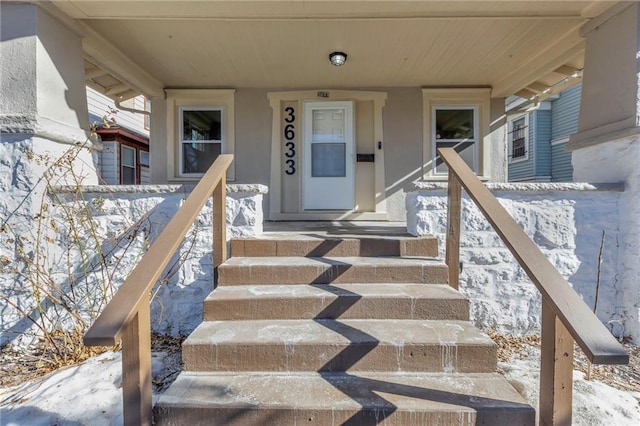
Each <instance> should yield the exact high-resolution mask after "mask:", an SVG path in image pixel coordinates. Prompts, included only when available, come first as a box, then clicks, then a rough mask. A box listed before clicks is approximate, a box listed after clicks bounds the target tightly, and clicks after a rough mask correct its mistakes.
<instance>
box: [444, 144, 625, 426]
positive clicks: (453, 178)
mask: <svg viewBox="0 0 640 426" xmlns="http://www.w3.org/2000/svg"><path fill="white" fill-rule="evenodd" d="M438 153H439V155H440V156H441V158H442V159H443V161H444V162H445V163H446V164H447V166H448V167H449V185H448V194H449V195H448V198H449V200H448V224H447V253H446V262H447V265H448V267H449V277H450V280H451V281H452V282H451V285H452V286H454V287H455V288H457V285H458V282H457V281H458V273H459V262H460V260H459V241H460V211H461V208H460V207H461V187H462V188H464V189H465V190H466V192H467V194H468V195H469V197H470V198H471V199H472V200H473V201H474V202H475V204H476V205H477V206H478V208H479V209H480V211H481V212H482V213H483V214H484V217H485V218H486V219H487V221H489V223H490V224H491V225H492V226H493V229H494V230H495V231H496V233H497V234H498V235H499V236H500V238H501V239H502V241H503V242H504V244H505V245H506V246H507V248H508V249H509V250H510V251H511V253H512V254H513V256H514V257H515V258H516V260H517V261H518V264H519V265H520V266H521V267H522V268H523V269H524V271H525V272H526V273H527V275H528V276H529V278H530V279H531V281H532V282H533V283H534V284H535V285H536V287H537V288H538V290H539V291H540V293H541V294H542V300H543V303H542V359H541V361H542V365H541V373H540V383H541V384H540V423H541V424H571V388H572V386H571V384H572V381H573V378H572V372H573V365H572V361H573V341H574V340H575V341H576V342H577V343H578V345H579V346H580V348H581V349H582V350H583V351H584V353H585V354H586V356H587V358H588V359H589V360H590V361H591V362H592V363H596V364H628V362H629V355H628V354H627V352H626V351H625V349H624V347H623V346H622V345H621V344H620V343H619V342H618V341H617V340H616V339H615V338H614V337H613V336H612V335H611V333H610V332H609V330H607V328H606V327H605V326H604V324H603V323H602V322H601V321H600V320H599V319H598V317H597V316H596V315H595V314H594V313H593V312H592V311H591V309H589V307H588V306H587V305H586V304H585V303H584V301H583V300H582V299H581V298H580V296H579V295H578V294H577V293H576V292H575V290H574V289H573V288H572V287H571V285H569V283H568V282H567V280H565V279H564V277H562V275H561V274H560V273H559V272H558V270H557V269H556V268H555V267H554V266H553V264H551V262H550V261H549V260H548V259H547V258H546V257H545V255H544V254H543V253H542V251H541V250H540V249H539V248H538V246H536V244H535V243H534V242H533V241H532V240H531V238H529V236H528V235H527V234H526V233H525V232H524V231H523V230H522V229H521V228H520V227H519V226H518V224H517V223H516V221H515V220H514V219H513V218H512V217H511V215H510V214H509V213H508V212H507V211H506V210H505V209H504V207H502V205H501V204H500V203H499V202H498V200H497V199H496V198H495V197H494V196H493V194H491V192H490V191H489V190H488V189H487V188H486V187H485V186H484V185H483V184H482V182H481V181H480V179H478V177H477V176H476V175H475V174H474V173H473V171H472V170H471V169H470V168H469V167H468V166H467V164H466V163H465V162H464V160H463V159H462V158H461V157H460V156H459V155H458V154H457V153H456V152H455V150H454V149H452V148H441V149H439V150H438Z"/></svg>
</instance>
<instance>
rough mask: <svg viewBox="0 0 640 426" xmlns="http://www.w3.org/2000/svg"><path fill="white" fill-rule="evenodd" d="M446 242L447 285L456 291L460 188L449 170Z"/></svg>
mask: <svg viewBox="0 0 640 426" xmlns="http://www.w3.org/2000/svg"><path fill="white" fill-rule="evenodd" d="M447 198H448V200H447V242H446V254H445V261H446V263H447V266H448V267H449V285H450V286H451V287H453V288H455V289H456V290H457V289H458V281H459V278H460V210H461V204H462V186H461V185H460V180H458V177H457V176H456V175H455V173H453V171H452V170H451V169H449V184H448V185H447Z"/></svg>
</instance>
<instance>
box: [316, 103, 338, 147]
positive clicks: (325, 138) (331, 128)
mask: <svg viewBox="0 0 640 426" xmlns="http://www.w3.org/2000/svg"><path fill="white" fill-rule="evenodd" d="M344 119H345V117H344V110H343V109H322V110H315V111H313V142H344V137H345V135H344V128H345V121H344Z"/></svg>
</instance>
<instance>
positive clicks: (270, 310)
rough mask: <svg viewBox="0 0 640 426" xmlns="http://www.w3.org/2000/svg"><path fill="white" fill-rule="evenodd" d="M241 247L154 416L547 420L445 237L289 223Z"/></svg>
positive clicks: (234, 247)
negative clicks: (458, 286) (488, 331)
mask: <svg viewBox="0 0 640 426" xmlns="http://www.w3.org/2000/svg"><path fill="white" fill-rule="evenodd" d="M231 255H232V257H231V258H230V259H229V260H228V261H227V262H225V263H224V264H223V265H222V266H220V268H219V270H218V274H219V276H218V281H219V283H218V287H217V288H216V290H215V291H214V292H212V293H211V294H210V295H209V297H207V299H206V300H205V304H204V322H203V323H202V324H201V325H200V326H199V327H198V328H197V329H196V330H195V331H194V332H193V333H192V334H191V336H189V337H188V338H187V340H186V341H185V342H184V344H183V361H184V372H183V373H182V374H180V376H179V377H178V379H177V380H176V381H175V382H174V384H173V385H172V386H171V388H170V389H169V390H167V392H166V393H165V394H163V395H162V396H161V397H160V399H159V401H158V403H157V404H156V406H155V408H154V418H155V421H156V424H162V425H193V424H208V425H209V424H216V425H296V424H314V425H336V424H337V425H378V424H385V425H435V424H437V425H468V424H486V425H521V424H534V423H535V412H534V410H533V408H531V407H530V406H529V405H527V403H526V402H525V401H524V399H523V398H522V397H521V396H520V395H519V394H518V393H517V392H516V391H515V390H514V389H513V388H512V387H511V385H509V384H508V383H507V382H506V381H505V380H504V378H502V376H500V375H499V374H498V373H496V363H497V358H496V345H495V344H494V343H493V341H491V339H489V338H488V337H487V336H486V335H484V334H482V333H480V332H479V331H478V330H476V329H475V328H474V327H473V325H472V324H471V323H470V322H469V321H468V319H469V304H468V300H467V299H466V298H465V297H464V296H462V295H461V294H460V293H458V292H457V291H455V290H453V289H452V288H451V287H449V286H448V285H447V284H446V283H447V269H446V266H445V265H444V264H443V263H442V262H441V261H440V260H437V259H436V256H437V255H438V248H437V242H436V240H435V239H432V238H412V237H389V238H372V237H355V238H354V237H339V238H336V237H321V236H320V237H317V236H314V237H311V236H304V235H293V234H291V235H289V236H287V237H278V238H274V237H272V238H265V239H246V240H233V241H232V242H231Z"/></svg>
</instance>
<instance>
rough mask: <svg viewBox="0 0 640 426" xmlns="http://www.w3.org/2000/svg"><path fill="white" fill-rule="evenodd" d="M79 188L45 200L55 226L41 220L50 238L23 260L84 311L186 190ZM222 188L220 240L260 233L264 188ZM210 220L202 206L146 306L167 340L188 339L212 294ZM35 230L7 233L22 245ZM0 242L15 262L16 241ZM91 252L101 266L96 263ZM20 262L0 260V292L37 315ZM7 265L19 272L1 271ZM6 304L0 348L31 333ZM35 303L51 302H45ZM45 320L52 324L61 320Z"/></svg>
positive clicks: (113, 283) (31, 226)
mask: <svg viewBox="0 0 640 426" xmlns="http://www.w3.org/2000/svg"><path fill="white" fill-rule="evenodd" d="M82 190H83V192H82V193H81V196H80V197H78V195H77V193H76V192H75V188H70V189H65V188H58V189H56V193H55V195H52V196H50V197H48V200H49V202H50V205H51V211H50V213H51V215H50V218H51V219H52V220H54V221H55V226H54V227H53V228H55V229H53V228H52V227H51V226H50V224H51V222H50V218H49V217H48V218H47V219H46V220H45V223H46V224H47V226H46V228H47V232H46V233H45V234H44V235H48V236H49V237H50V238H51V240H49V242H46V240H43V241H42V243H43V244H46V247H44V248H41V249H36V250H34V251H33V252H38V253H43V255H41V256H40V257H38V259H39V260H35V261H34V260H33V259H34V256H33V255H32V253H33V252H30V251H29V252H27V253H26V257H29V258H30V259H31V260H32V261H33V262H35V263H42V264H44V265H45V267H44V268H43V270H47V271H48V272H47V277H52V278H53V279H54V281H55V282H56V283H57V284H56V286H58V287H59V288H61V289H63V290H64V291H66V292H67V294H71V292H72V291H73V295H74V297H76V298H77V299H78V300H81V301H82V305H83V306H84V307H85V308H86V307H87V306H90V305H91V306H94V307H95V306H100V305H101V304H103V299H101V296H100V295H101V294H102V293H103V292H106V293H111V292H113V291H114V290H115V289H117V288H118V287H119V286H120V285H121V284H122V282H123V281H124V279H125V278H126V276H127V275H128V274H129V273H130V271H131V270H132V268H133V267H134V266H135V265H136V264H137V263H138V262H139V260H140V258H141V256H142V255H143V253H144V252H145V251H146V249H147V248H148V245H149V244H150V243H153V241H154V240H155V239H156V237H157V236H158V235H159V233H160V232H161V231H162V229H163V228H164V226H165V225H166V224H167V223H168V221H169V220H170V219H171V218H172V217H173V216H174V214H175V213H176V211H177V210H178V208H179V207H180V205H181V204H182V203H183V202H184V200H185V199H186V197H187V196H188V188H185V187H183V186H181V185H162V186H93V187H84V188H82ZM227 191H228V193H227V237H228V238H231V237H238V236H244V237H249V236H256V235H259V234H261V233H262V222H263V216H262V208H261V207H262V197H263V196H264V194H265V193H266V187H264V186H262V185H228V187H227ZM56 200H57V201H56ZM86 213H89V214H90V219H91V220H87V219H88V218H87V217H86ZM54 218H55V219H54ZM70 218H72V219H70ZM212 218H213V214H212V210H211V201H209V202H208V203H207V205H206V206H205V207H204V209H203V210H202V212H201V213H200V215H199V216H198V218H197V219H196V222H195V225H194V226H193V227H192V229H191V230H190V231H189V233H188V234H187V236H186V238H185V241H184V242H183V244H182V245H181V246H180V248H179V249H178V251H177V253H176V255H175V256H174V258H173V259H172V260H171V262H170V263H169V266H168V267H167V269H166V270H165V271H164V273H163V275H162V276H161V277H162V278H161V280H160V282H161V283H162V284H161V285H159V286H156V288H155V289H154V293H153V301H152V304H151V306H152V328H153V330H154V331H157V332H160V333H164V334H170V335H178V334H188V333H190V332H191V331H192V330H193V329H194V328H195V327H196V326H197V325H198V324H200V322H201V321H202V301H203V300H204V298H205V297H206V296H207V295H208V294H209V293H210V292H211V291H212V290H213V261H212V247H213V238H212V232H213V231H212ZM72 223H73V224H75V229H76V230H81V231H82V232H80V233H79V240H80V244H78V243H77V242H76V241H75V239H76V238H78V235H77V234H76V233H74V232H72V229H71V226H70V225H71V224H72ZM90 227H92V228H93V231H91V230H90ZM39 228H41V227H40V226H38V220H32V221H31V222H22V223H19V224H15V227H14V229H13V231H14V232H13V235H16V236H21V237H24V238H26V241H36V240H37V238H36V236H37V234H38V232H39V231H38V229H39ZM92 234H93V235H92ZM5 237H6V234H4V235H3V238H2V240H1V242H2V244H0V247H1V248H2V253H3V254H5V253H6V254H7V255H12V256H14V257H15V255H14V254H12V251H14V250H15V249H16V247H17V245H16V244H17V243H15V241H14V242H10V241H8V239H7V238H5ZM97 245H98V246H99V250H98V248H97ZM99 251H100V252H102V254H103V256H104V262H101V259H100V256H99V255H98V252H99ZM3 259H4V257H3ZM82 259H84V261H82ZM24 264H25V263H24V262H22V261H20V260H19V259H18V260H17V261H16V260H15V259H14V260H13V261H12V262H5V261H4V260H3V264H2V266H3V274H2V275H1V276H0V292H1V293H2V294H3V295H4V296H7V297H9V298H11V303H14V304H17V305H18V306H20V307H21V308H22V309H26V310H27V311H28V312H32V313H33V314H34V315H37V314H36V313H35V312H34V311H32V307H33V301H34V299H33V288H32V287H31V286H32V284H33V280H29V279H28V277H31V278H33V274H30V273H29V271H28V268H26V267H22V268H21V266H24ZM101 264H102V265H106V266H104V267H103V266H101ZM14 266H15V267H18V268H20V270H21V271H22V272H23V274H22V275H20V274H18V273H15V272H14V273H9V272H10V271H13V270H14V268H13V267H14ZM70 276H72V277H73V280H74V284H73V286H71V285H70V280H69V277H70ZM85 277H86V278H85ZM11 303H7V301H6V300H1V299H0V325H1V327H0V333H1V334H0V344H4V343H5V342H7V341H14V339H15V338H16V337H18V334H17V333H24V332H25V331H27V330H32V327H31V325H32V324H31V322H30V321H28V320H26V319H25V318H24V316H23V315H21V314H20V313H18V312H17V311H16V309H15V307H12V305H11ZM43 306H45V307H49V306H51V304H50V303H48V302H46V301H45V302H44V303H43ZM92 309H93V310H95V308H92ZM99 310H101V308H100V309H99ZM84 315H86V314H84ZM53 317H55V318H56V319H57V320H59V319H61V318H63V317H64V315H61V314H56V315H53ZM27 340H28V339H27Z"/></svg>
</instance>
